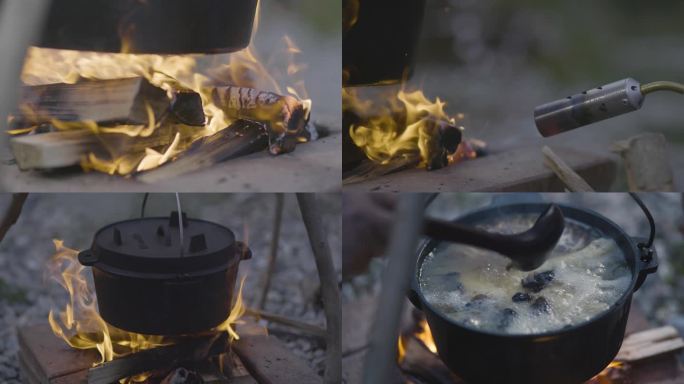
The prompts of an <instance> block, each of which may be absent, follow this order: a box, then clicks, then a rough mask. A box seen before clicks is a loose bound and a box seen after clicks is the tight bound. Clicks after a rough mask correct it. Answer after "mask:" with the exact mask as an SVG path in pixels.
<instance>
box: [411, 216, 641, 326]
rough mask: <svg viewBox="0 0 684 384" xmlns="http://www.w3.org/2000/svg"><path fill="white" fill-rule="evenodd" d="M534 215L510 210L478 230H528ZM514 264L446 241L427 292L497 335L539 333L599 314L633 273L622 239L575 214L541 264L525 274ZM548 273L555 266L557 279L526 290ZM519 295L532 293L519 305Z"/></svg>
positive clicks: (430, 259) (427, 271) (425, 270)
mask: <svg viewBox="0 0 684 384" xmlns="http://www.w3.org/2000/svg"><path fill="white" fill-rule="evenodd" d="M534 220H535V216H534V215H515V216H512V215H511V216H506V218H505V220H504V219H497V221H498V222H495V223H486V224H483V225H480V226H479V227H481V228H483V229H486V230H488V231H494V232H500V233H519V232H523V231H525V230H527V229H529V228H530V227H531V226H532V225H533V224H534ZM510 264H511V262H510V260H509V259H507V258H505V257H504V256H501V255H499V254H498V253H496V252H493V251H488V250H483V249H479V248H475V247H470V246H465V245H460V244H448V245H442V246H440V247H438V248H437V249H435V250H434V251H433V252H432V253H430V254H429V255H428V256H427V257H426V258H425V261H424V262H423V265H422V268H421V270H420V285H421V289H422V291H423V293H424V295H425V298H426V299H427V301H428V302H429V303H430V304H432V305H433V306H434V307H436V308H437V310H438V311H440V312H441V313H443V314H445V315H446V316H448V317H450V318H452V319H453V320H455V321H457V322H460V323H464V324H467V325H469V326H472V327H475V328H480V329H483V330H488V331H494V332H502V333H509V334H533V333H541V332H546V331H552V330H557V329H561V328H563V327H566V326H570V325H575V324H579V323H581V322H584V321H586V320H589V319H591V318H593V317H595V316H597V315H598V314H600V313H601V312H604V311H606V310H607V309H608V308H609V307H610V306H611V305H613V304H614V303H615V302H616V301H617V300H618V299H619V298H620V296H622V294H623V293H624V292H625V291H626V290H627V288H628V287H629V284H630V282H631V272H630V270H629V267H628V265H627V263H626V262H625V260H624V257H623V255H622V252H621V251H620V250H619V248H618V246H617V244H616V243H615V241H614V240H612V239H610V238H606V237H601V235H600V234H598V233H596V232H595V231H591V230H590V229H588V228H587V227H585V226H583V225H581V224H579V223H576V222H573V221H571V220H568V219H566V228H565V231H564V232H563V236H562V237H561V239H560V241H559V243H558V245H557V246H556V248H555V249H554V250H553V252H552V253H551V255H550V256H549V258H548V260H547V261H546V262H545V263H544V264H543V265H542V266H541V267H539V268H538V269H536V270H534V271H530V272H522V271H520V270H517V269H515V268H511V267H510ZM546 271H553V274H554V278H553V280H552V281H551V282H549V283H548V284H547V285H546V286H544V288H543V289H541V291H539V292H536V293H535V292H532V291H531V290H530V289H525V288H523V287H522V284H521V281H522V280H523V279H524V278H525V277H528V276H529V275H531V274H534V273H539V272H546ZM519 292H520V293H527V294H528V295H529V296H530V298H531V300H530V301H522V302H514V301H513V300H512V297H513V295H515V294H516V293H519ZM540 297H543V298H544V299H545V300H546V302H547V303H548V304H549V307H550V308H549V309H548V311H546V312H545V311H540V310H538V309H536V308H537V307H534V306H533V305H532V303H534V302H535V300H537V299H539V298H540ZM473 298H476V299H475V300H473ZM511 310H512V311H515V314H514V315H511V313H512V311H511ZM506 313H507V315H506Z"/></svg>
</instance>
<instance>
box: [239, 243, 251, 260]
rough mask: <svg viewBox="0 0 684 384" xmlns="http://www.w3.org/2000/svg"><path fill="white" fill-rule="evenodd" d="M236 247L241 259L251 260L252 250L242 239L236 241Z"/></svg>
mask: <svg viewBox="0 0 684 384" xmlns="http://www.w3.org/2000/svg"><path fill="white" fill-rule="evenodd" d="M235 248H236V252H237V254H238V256H239V257H240V260H249V259H251V258H252V250H251V249H249V247H248V246H247V244H245V243H243V242H242V241H236V242H235Z"/></svg>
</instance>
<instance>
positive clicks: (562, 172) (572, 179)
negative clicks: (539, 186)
mask: <svg viewBox="0 0 684 384" xmlns="http://www.w3.org/2000/svg"><path fill="white" fill-rule="evenodd" d="M542 153H543V154H544V165H546V166H547V167H549V168H550V169H551V170H552V171H553V173H555V174H556V176H558V178H559V179H560V180H561V181H562V182H563V183H564V184H565V185H566V186H567V187H568V189H569V190H570V192H594V189H593V188H592V187H591V186H590V185H589V184H588V183H587V182H586V181H584V179H583V178H582V177H581V176H580V175H578V174H577V172H575V171H574V170H573V169H572V168H570V166H569V165H568V164H567V163H566V162H565V161H563V159H561V158H560V156H558V155H556V153H555V152H553V151H552V150H551V148H549V147H547V146H544V147H543V148H542Z"/></svg>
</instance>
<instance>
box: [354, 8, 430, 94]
mask: <svg viewBox="0 0 684 384" xmlns="http://www.w3.org/2000/svg"><path fill="white" fill-rule="evenodd" d="M425 4H426V0H399V1H397V0H343V1H342V8H343V11H344V19H343V35H342V67H343V70H344V74H343V84H344V86H357V85H373V84H392V83H398V82H400V81H401V80H403V79H405V78H408V76H409V75H410V74H411V72H412V71H413V64H414V56H415V51H416V46H417V44H418V38H419V37H420V32H421V29H422V25H423V14H424V13H425Z"/></svg>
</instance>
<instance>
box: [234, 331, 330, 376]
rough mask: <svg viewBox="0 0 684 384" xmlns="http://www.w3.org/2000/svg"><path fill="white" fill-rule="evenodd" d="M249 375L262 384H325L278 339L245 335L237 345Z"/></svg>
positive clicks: (237, 350) (236, 350)
mask: <svg viewBox="0 0 684 384" xmlns="http://www.w3.org/2000/svg"><path fill="white" fill-rule="evenodd" d="M233 350H234V351H235V353H236V354H237V355H238V356H239V357H240V359H241V360H242V363H243V364H244V365H245V367H246V368H247V370H248V371H249V373H250V374H251V375H252V376H253V377H254V378H255V379H256V380H257V381H258V382H259V383H261V384H288V383H297V384H314V383H322V382H323V379H322V378H321V377H320V376H318V375H317V374H316V373H315V372H314V371H313V370H312V369H311V368H310V367H309V366H308V365H307V364H306V363H305V362H304V361H302V360H300V359H299V358H297V357H295V356H294V355H293V354H292V352H291V351H290V350H288V349H287V348H286V347H285V346H284V345H283V344H282V342H280V341H279V340H277V339H276V338H274V337H270V336H262V335H255V336H252V335H243V336H241V337H240V340H238V341H236V342H235V343H234V344H233Z"/></svg>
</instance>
